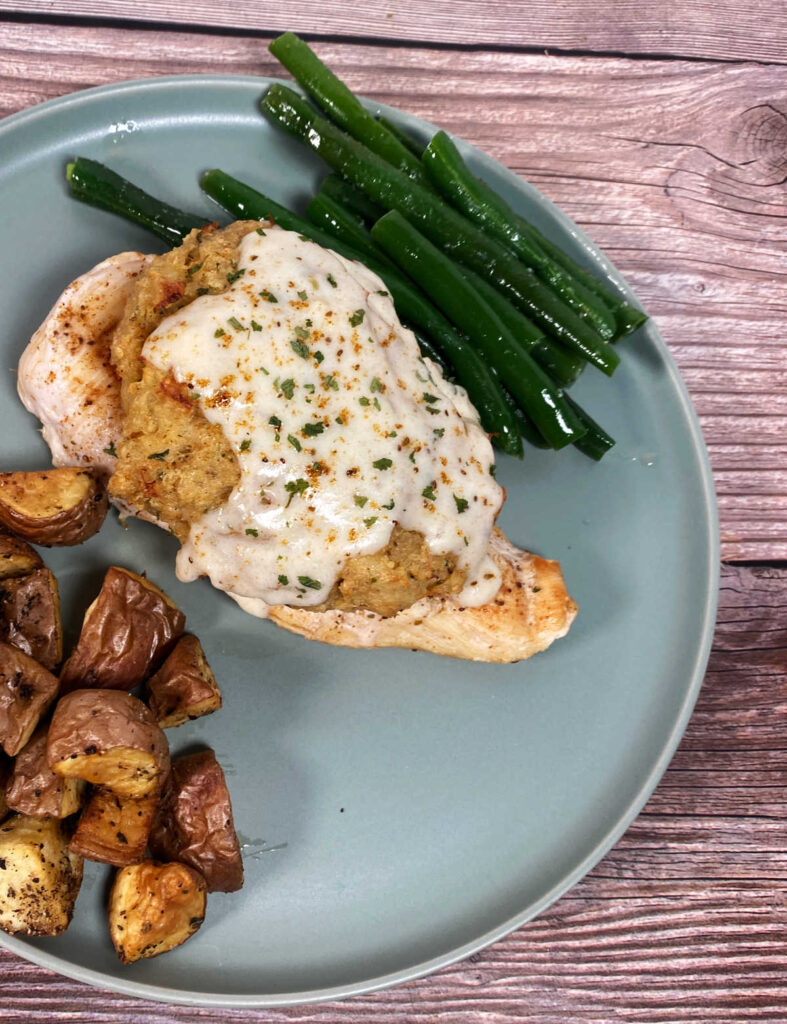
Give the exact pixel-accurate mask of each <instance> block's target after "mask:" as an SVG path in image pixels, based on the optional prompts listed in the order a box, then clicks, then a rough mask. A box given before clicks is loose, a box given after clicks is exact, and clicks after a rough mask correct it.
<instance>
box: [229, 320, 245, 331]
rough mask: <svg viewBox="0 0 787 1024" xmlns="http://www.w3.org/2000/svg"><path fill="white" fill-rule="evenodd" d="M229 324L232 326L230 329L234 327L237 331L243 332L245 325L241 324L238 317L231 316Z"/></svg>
mask: <svg viewBox="0 0 787 1024" xmlns="http://www.w3.org/2000/svg"><path fill="white" fill-rule="evenodd" d="M227 323H228V324H229V325H230V327H234V328H235V330H236V331H242V330H243V324H242V323H241V322H240V320H239V319H238V318H237V317H236V316H231V317H230V318H229V320H228V321H227Z"/></svg>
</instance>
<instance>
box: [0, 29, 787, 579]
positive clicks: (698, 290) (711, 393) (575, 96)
mask: <svg viewBox="0 0 787 1024" xmlns="http://www.w3.org/2000/svg"><path fill="white" fill-rule="evenodd" d="M318 49H319V52H320V53H321V54H322V56H323V57H324V58H325V59H326V60H327V61H328V62H329V63H330V64H331V65H332V66H333V67H334V68H336V70H337V71H338V72H339V73H340V74H341V75H342V76H343V77H344V78H345V79H346V80H347V82H348V84H349V85H350V86H351V87H353V88H354V89H357V90H358V91H359V92H361V93H363V94H366V95H369V96H371V97H374V98H375V99H377V100H380V101H382V102H386V103H392V104H394V105H396V106H399V107H402V108H403V109H405V110H409V111H411V112H412V113H415V114H417V115H419V116H421V117H424V118H426V119H428V120H431V121H434V122H438V123H440V124H441V125H443V126H445V127H446V128H447V129H449V130H450V131H453V132H456V133H457V134H458V135H461V136H463V137H464V138H466V139H468V140H469V141H471V142H473V143H475V144H476V145H478V146H480V147H481V148H482V149H485V150H486V151H487V152H489V153H490V154H491V155H492V156H493V157H495V158H496V159H498V160H501V161H502V162H503V163H504V164H506V165H507V166H509V167H511V168H513V169H514V170H516V171H517V172H518V173H520V174H522V175H524V176H525V177H527V178H529V179H530V180H531V181H532V182H533V183H534V184H535V185H536V186H538V187H539V188H540V189H541V190H542V191H543V192H544V193H545V194H547V195H548V196H549V197H550V198H551V199H553V200H554V201H555V202H557V203H558V204H559V205H560V206H562V207H563V209H565V210H566V212H567V213H568V214H569V215H570V216H571V217H573V218H574V219H575V220H576V221H577V222H578V223H579V224H581V225H582V226H583V227H585V228H586V229H587V230H588V231H589V232H590V234H591V235H592V236H593V238H594V239H595V240H596V241H597V242H598V244H599V245H601V246H602V247H603V248H604V249H605V250H606V251H607V252H608V253H609V255H610V256H611V258H612V259H613V260H614V261H615V262H616V263H617V264H618V266H619V267H620V268H621V270H622V271H623V272H624V273H625V274H626V275H627V277H628V279H629V280H630V282H631V284H632V285H633V287H634V288H635V290H636V291H637V293H638V295H639V296H640V298H641V299H642V301H643V302H644V303H645V305H646V307H647V308H648V309H649V311H650V312H651V314H652V315H653V317H654V319H655V321H656V323H657V325H658V326H659V328H660V330H661V331H662V333H663V335H664V337H665V339H666V340H667V342H668V344H669V345H670V348H671V350H672V352H673V354H674V355H675V358H676V359H677V361H678V364H679V366H680V368H681V370H682V372H683V374H684V377H685V379H686V382H687V384H688V386H689V389H690V391H691V393H692V396H693V398H694V402H695V405H696V408H697V411H698V413H699V415H700V418H701V420H702V424H703V428H704V431H705V436H706V440H707V443H708V447H709V451H710V455H711V461H712V463H713V467H714V470H715V473H716V486H717V490H718V498H719V507H720V512H721V520H722V531H723V540H724V545H723V554H724V557H725V558H726V559H736V560H775V559H787V369H785V368H786V367H787V361H786V360H785V345H786V343H785V335H784V323H785V315H786V314H787V302H785V290H784V283H785V276H786V275H785V260H784V219H785V216H787V205H786V204H785V193H784V187H783V181H784V173H785V164H784V151H785V146H787V69H785V68H783V67H781V66H769V67H766V66H759V65H730V64H711V63H708V64H702V65H697V64H688V63H684V62H680V61H644V60H637V61H632V60H623V59H611V58H610V59H591V58H578V57H545V56H536V55H526V54H512V53H488V52H487V53H484V52H458V51H445V50H425V49H417V48H408V47H398V48H395V49H391V48H389V47H384V46H366V45H364V46H361V45H347V44H339V43H330V44H327V43H326V44H321V45H320V46H319V47H318ZM217 70H222V71H226V72H238V73H254V72H257V73H260V74H277V73H279V70H278V67H277V65H276V64H275V63H274V62H273V60H272V59H271V58H270V55H269V54H268V53H267V50H266V49H265V45H264V40H259V39H250V38H247V37H241V36H230V37H214V36H211V35H199V34H189V33H172V32H158V31H150V32H145V33H138V32H132V31H125V30H122V29H109V28H106V29H102V30H100V31H98V30H96V29H93V28H75V27H65V26H49V25H35V26H31V25H25V24H14V23H8V24H5V25H3V26H0V86H1V88H0V113H11V112H13V111H14V110H18V109H21V108H23V107H25V106H28V105H30V104H32V103H35V102H38V101H40V100H43V99H47V98H49V97H51V96H56V95H61V94H63V93H67V92H70V91H73V90H74V89H79V88H83V87H86V86H89V85H95V84H99V83H103V82H112V81H120V80H123V79H127V78H132V77H141V76H147V75H160V74H167V73H172V72H206V71H217Z"/></svg>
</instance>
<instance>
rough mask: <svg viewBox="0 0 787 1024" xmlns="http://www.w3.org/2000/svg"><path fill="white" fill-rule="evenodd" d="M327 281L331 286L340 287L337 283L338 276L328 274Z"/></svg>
mask: <svg viewBox="0 0 787 1024" xmlns="http://www.w3.org/2000/svg"><path fill="white" fill-rule="evenodd" d="M327 281H328V284H329V285H330V286H331V288H338V287H339V286H338V285H337V284H336V278H335V277H334V276H333V274H328V277H327Z"/></svg>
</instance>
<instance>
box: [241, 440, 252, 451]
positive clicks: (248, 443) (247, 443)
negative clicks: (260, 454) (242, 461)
mask: <svg viewBox="0 0 787 1024" xmlns="http://www.w3.org/2000/svg"><path fill="white" fill-rule="evenodd" d="M249 448H251V438H249V437H247V438H244V440H243V441H241V443H240V450H241V451H242V452H247V451H248V450H249Z"/></svg>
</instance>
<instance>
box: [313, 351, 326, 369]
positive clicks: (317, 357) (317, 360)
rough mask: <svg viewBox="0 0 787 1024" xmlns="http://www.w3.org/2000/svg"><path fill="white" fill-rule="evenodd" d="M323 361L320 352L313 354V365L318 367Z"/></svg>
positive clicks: (323, 357)
mask: <svg viewBox="0 0 787 1024" xmlns="http://www.w3.org/2000/svg"><path fill="white" fill-rule="evenodd" d="M323 359H325V356H324V355H323V354H322V352H315V353H314V361H315V363H317V365H318V366H319V365H320V363H321V362H322V361H323Z"/></svg>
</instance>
